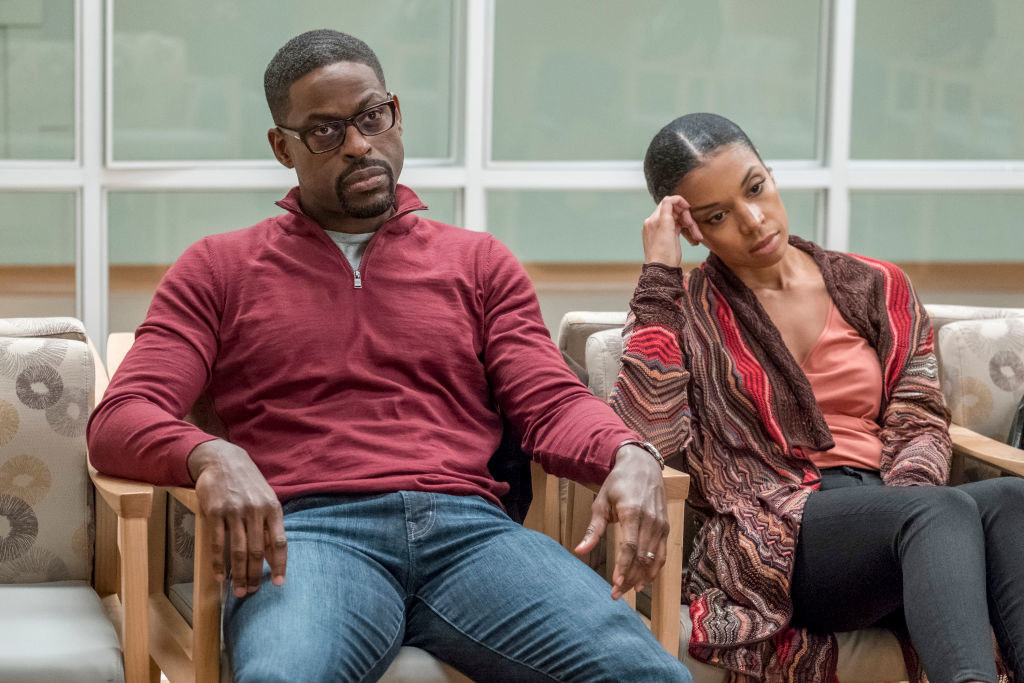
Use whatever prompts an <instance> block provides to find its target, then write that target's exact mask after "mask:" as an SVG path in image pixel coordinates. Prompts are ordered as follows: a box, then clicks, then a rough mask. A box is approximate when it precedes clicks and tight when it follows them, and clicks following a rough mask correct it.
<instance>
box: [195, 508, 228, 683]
mask: <svg viewBox="0 0 1024 683" xmlns="http://www.w3.org/2000/svg"><path fill="white" fill-rule="evenodd" d="M195 533H196V536H195V538H196V541H195V573H194V576H193V579H192V580H193V584H192V591H193V592H192V661H193V663H194V665H195V672H196V681H213V682H216V681H218V680H220V609H221V588H220V584H219V583H218V582H217V579H216V578H215V577H214V574H213V563H212V562H211V560H210V555H209V548H210V539H209V533H210V529H209V526H208V525H207V523H206V520H205V519H204V518H203V517H202V516H201V515H196V532H195Z"/></svg>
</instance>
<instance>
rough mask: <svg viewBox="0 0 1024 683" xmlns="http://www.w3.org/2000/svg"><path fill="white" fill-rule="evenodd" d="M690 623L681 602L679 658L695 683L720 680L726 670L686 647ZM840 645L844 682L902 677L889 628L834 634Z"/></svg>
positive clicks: (899, 655)
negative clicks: (700, 657)
mask: <svg viewBox="0 0 1024 683" xmlns="http://www.w3.org/2000/svg"><path fill="white" fill-rule="evenodd" d="M692 630H693V623H692V622H691V621H690V611H689V609H687V608H686V606H685V605H684V606H683V608H682V609H681V610H680V611H679V659H680V660H681V661H682V662H683V664H684V665H685V666H686V668H687V669H689V670H690V673H691V674H693V681H694V683H722V681H724V680H725V670H724V669H719V668H718V667H714V666H709V665H708V664H705V663H704V662H699V661H697V660H695V659H693V658H692V657H690V653H689V651H688V647H687V646H688V644H689V642H690V632H691V631H692ZM836 640H837V641H838V645H839V680H841V681H842V682H843V683H880V682H882V681H904V680H906V679H907V667H906V664H904V662H903V651H902V650H901V649H900V644H899V641H898V640H896V638H895V637H894V636H893V635H892V634H891V633H890V632H889V631H886V630H883V629H878V628H866V629H862V630H860V631H851V632H849V633H838V634H836Z"/></svg>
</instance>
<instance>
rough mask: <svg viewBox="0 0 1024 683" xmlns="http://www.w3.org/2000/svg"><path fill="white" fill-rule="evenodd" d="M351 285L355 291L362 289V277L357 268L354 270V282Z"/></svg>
mask: <svg viewBox="0 0 1024 683" xmlns="http://www.w3.org/2000/svg"><path fill="white" fill-rule="evenodd" d="M353 285H354V288H355V289H362V288H363V276H362V275H360V274H359V269H358V268H356V271H355V281H354V282H353Z"/></svg>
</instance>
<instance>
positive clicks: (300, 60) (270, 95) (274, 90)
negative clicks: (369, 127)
mask: <svg viewBox="0 0 1024 683" xmlns="http://www.w3.org/2000/svg"><path fill="white" fill-rule="evenodd" d="M337 62H358V63H359V64H365V65H366V66H368V67H370V68H371V69H373V73H374V74H376V76H377V79H378V80H379V81H380V84H381V85H383V86H384V88H385V89H387V85H385V83H384V70H383V69H381V67H380V61H379V60H378V59H377V55H376V54H374V52H373V50H371V49H370V46H369V45H367V44H366V43H364V42H363V41H361V40H359V39H358V38H356V37H355V36H350V35H349V34H347V33H342V32H341V31H332V30H330V29H326V28H322V29H317V30H315V31H306V32H305V33H303V34H300V35H297V36H295V37H294V38H292V39H291V40H289V41H288V42H287V43H285V44H284V46H283V47H282V48H281V49H280V50H278V51H277V54H275V55H274V58H273V59H271V60H270V64H268V65H267V70H266V71H264V72H263V91H264V92H265V93H266V95H267V106H269V107H270V115H271V117H273V119H274V123H280V122H281V121H283V120H284V117H285V115H286V114H287V113H288V105H289V102H288V90H289V88H291V87H292V83H294V82H295V81H297V80H299V79H300V78H302V77H303V76H305V75H306V74H308V73H309V72H310V71H313V70H315V69H319V68H320V67H322V66H327V65H328V64H335V63H337Z"/></svg>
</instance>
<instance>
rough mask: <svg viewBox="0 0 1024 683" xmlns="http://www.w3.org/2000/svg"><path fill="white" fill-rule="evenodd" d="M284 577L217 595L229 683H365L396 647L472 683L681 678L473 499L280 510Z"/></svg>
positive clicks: (549, 547)
mask: <svg viewBox="0 0 1024 683" xmlns="http://www.w3.org/2000/svg"><path fill="white" fill-rule="evenodd" d="M284 512H285V516H284V520H285V529H286V531H287V534H288V570H287V579H286V581H285V583H284V585H283V586H280V587H277V586H274V585H273V584H272V583H271V581H270V575H269V570H268V569H267V567H266V566H265V567H264V575H263V583H262V585H261V587H260V590H259V591H258V592H256V593H254V594H252V595H250V596H247V597H245V598H241V599H238V598H235V597H233V596H231V595H229V596H228V598H227V601H226V603H225V608H224V637H225V644H226V646H227V649H228V653H229V655H230V657H231V661H232V665H233V668H234V673H235V677H236V680H238V681H260V682H261V683H266V682H268V681H303V682H307V681H374V680H377V679H378V678H379V677H380V676H381V675H382V674H383V673H384V671H385V670H386V669H387V668H388V665H389V664H390V663H391V660H392V659H394V657H395V655H396V654H397V653H398V650H399V648H400V647H401V646H402V645H403V644H407V645H414V646H416V647H419V648H422V649H424V650H427V651H428V652H430V653H432V654H433V655H434V656H435V657H437V658H438V659H441V660H443V661H445V662H447V663H449V664H451V665H452V666H454V667H456V668H457V669H459V670H461V671H462V672H464V673H465V674H466V675H468V676H469V677H471V678H473V679H474V680H501V681H513V680H515V681H533V680H544V681H548V680H581V681H582V680H585V681H686V682H689V681H691V678H690V675H689V673H688V672H687V670H686V669H685V667H683V665H682V664H681V663H680V662H679V661H678V660H676V659H675V658H674V657H672V656H670V655H669V654H668V653H667V652H666V651H665V649H664V648H663V647H662V646H661V645H660V644H659V643H658V642H657V640H655V639H654V637H653V636H652V634H651V632H650V631H649V630H648V629H647V627H646V626H645V625H644V623H643V621H641V619H640V618H639V616H637V614H636V613H635V612H634V611H633V610H632V609H630V608H629V606H628V605H626V604H624V603H623V602H622V601H618V602H616V601H613V600H612V599H611V597H610V596H609V592H610V590H611V589H610V587H609V585H608V584H607V583H606V582H605V581H604V580H603V579H601V578H600V577H599V576H598V575H597V574H595V573H594V572H593V571H591V570H590V568H588V567H587V566H586V565H584V564H583V563H582V562H580V561H578V560H577V559H575V558H574V557H572V555H570V554H569V553H568V552H567V551H566V550H565V549H564V548H562V547H561V546H560V545H558V544H557V543H556V542H555V541H554V540H552V539H550V538H548V537H546V536H544V535H543V534H539V533H537V532H535V531H530V530H528V529H525V528H523V527H521V526H520V525H518V524H516V523H515V522H513V521H511V520H510V519H509V518H508V516H507V515H505V513H503V512H502V511H501V510H499V509H497V508H496V507H494V506H493V505H490V504H489V503H487V502H486V501H484V500H483V499H481V498H478V497H459V496H449V495H443V494H436V493H421V492H407V491H402V492H398V493H390V494H384V495H376V496H367V497H350V496H309V497H305V498H300V499H296V500H292V501H289V502H288V503H286V504H285V506H284Z"/></svg>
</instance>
